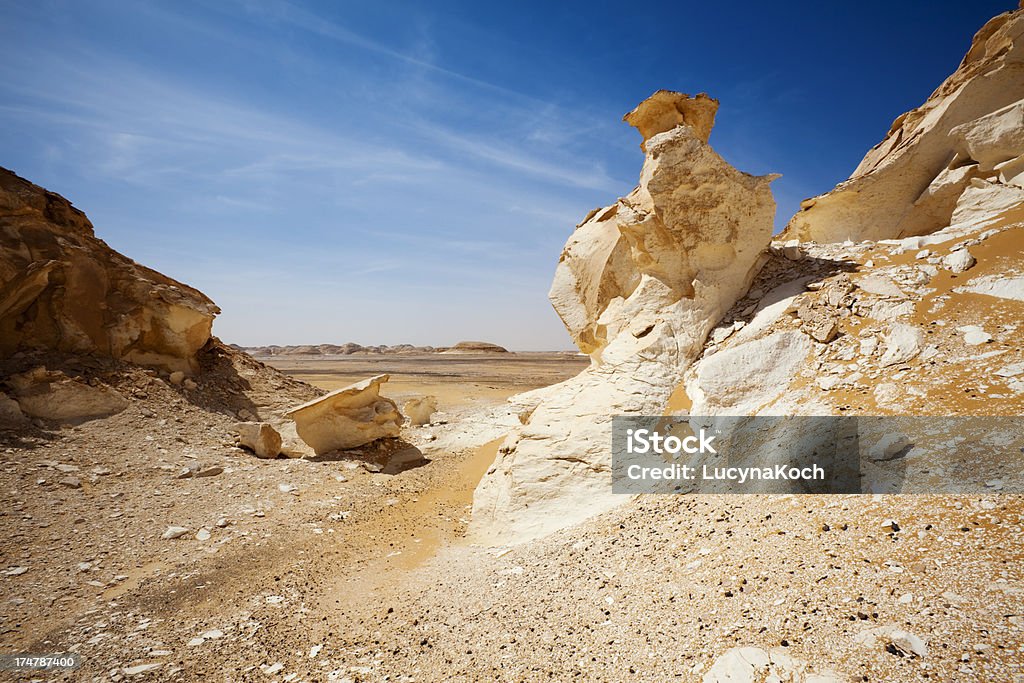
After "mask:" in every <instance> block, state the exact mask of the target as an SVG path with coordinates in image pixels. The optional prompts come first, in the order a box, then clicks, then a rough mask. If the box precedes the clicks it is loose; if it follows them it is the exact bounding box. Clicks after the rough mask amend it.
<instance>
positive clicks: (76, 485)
mask: <svg viewBox="0 0 1024 683" xmlns="http://www.w3.org/2000/svg"><path fill="white" fill-rule="evenodd" d="M57 483H58V484H60V485H61V486H66V487H68V488H69V489H80V488H82V480H81V479H79V478H78V477H62V478H61V479H58V480H57Z"/></svg>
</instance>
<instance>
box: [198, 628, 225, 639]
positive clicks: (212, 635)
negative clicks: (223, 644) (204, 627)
mask: <svg viewBox="0 0 1024 683" xmlns="http://www.w3.org/2000/svg"><path fill="white" fill-rule="evenodd" d="M200 637H201V638H204V639H206V640H217V639H218V638H223V637H224V631H221V630H220V629H219V628H213V629H210V630H209V631H206V632H205V633H203V634H202V635H201V636H200Z"/></svg>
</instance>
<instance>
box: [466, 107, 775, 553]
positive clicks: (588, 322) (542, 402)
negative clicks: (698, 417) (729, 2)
mask: <svg viewBox="0 0 1024 683" xmlns="http://www.w3.org/2000/svg"><path fill="white" fill-rule="evenodd" d="M716 109H717V102H716V101H715V100H713V99H711V98H709V97H708V96H706V95H698V96H697V97H692V98H691V97H689V96H687V95H684V94H681V93H673V92H668V91H659V92H657V93H655V94H654V95H653V96H652V97H650V98H648V99H647V100H645V101H644V102H642V103H641V104H640V105H639V106H638V107H637V108H636V109H635V110H633V111H632V112H630V113H629V114H627V115H626V117H625V119H626V120H627V121H628V122H629V123H631V124H633V125H634V126H635V127H637V129H638V130H640V132H641V134H642V136H643V149H644V150H645V152H646V156H645V160H644V165H643V169H642V170H641V173H640V184H639V186H638V187H636V189H634V190H633V191H632V192H631V193H630V194H629V195H627V196H626V197H624V198H622V199H620V200H619V201H617V202H616V203H615V204H613V205H611V206H608V207H605V208H602V209H595V210H594V211H591V212H590V214H589V215H587V217H586V218H585V219H584V220H583V222H582V223H581V224H580V225H579V226H577V229H576V231H575V232H574V233H573V235H572V236H571V237H570V238H569V241H568V242H567V244H566V245H565V248H564V250H563V252H562V255H561V258H560V260H559V264H558V267H557V269H556V273H555V279H554V283H553V285H552V287H551V293H550V298H551V302H552V304H553V305H554V307H555V310H556V311H557V312H558V314H559V315H560V316H561V318H562V321H563V322H564V323H565V326H566V327H567V328H568V330H569V333H570V334H571V335H572V338H573V340H574V341H575V342H576V344H577V345H578V346H579V348H580V349H581V350H582V351H583V352H584V353H586V354H588V355H589V356H590V358H591V366H590V367H589V368H588V369H587V370H585V371H584V372H583V373H581V374H580V375H579V376H577V377H575V378H573V379H571V380H568V381H566V382H563V383H561V384H558V385H555V386H553V387H550V388H548V389H543V390H539V391H536V392H531V393H530V394H529V395H526V396H521V397H518V399H517V401H518V402H519V403H522V404H523V405H518V404H517V408H518V409H521V411H522V412H521V416H522V417H521V419H523V420H524V421H525V424H524V425H523V426H522V427H521V428H520V429H518V430H517V431H515V432H513V433H512V434H510V435H509V437H508V438H507V440H506V441H505V443H504V445H503V446H502V448H501V452H500V454H499V456H498V458H497V460H496V462H495V464H494V466H493V467H492V468H491V470H490V471H489V472H488V473H487V475H486V476H485V477H484V479H483V481H482V482H481V484H480V486H479V487H478V489H477V492H476V495H475V497H474V505H473V524H474V527H475V530H476V532H477V533H478V534H480V535H482V536H487V537H489V538H491V539H492V540H499V541H521V540H526V539H528V538H531V537H535V536H538V535H541V534H544V533H546V532H548V531H550V530H552V529H554V528H559V527H562V526H565V525H566V524H571V523H573V522H575V521H579V520H581V519H584V518H586V517H588V516H590V515H592V514H595V513H596V512H599V511H601V510H604V509H608V508H609V507H612V506H614V505H617V504H619V503H621V502H623V497H615V496H613V495H612V494H611V493H610V492H609V490H608V488H609V487H608V481H609V479H608V477H609V474H608V473H609V467H610V462H609V444H610V442H611V436H610V423H611V418H612V416H613V415H616V414H623V413H641V414H644V413H646V414H660V413H661V412H662V411H663V410H664V409H665V407H666V404H667V403H668V401H669V397H670V395H671V394H672V392H673V390H674V389H675V388H676V386H677V385H678V384H679V382H680V380H681V378H682V375H683V372H684V371H685V369H686V368H687V367H688V365H689V363H690V362H691V360H692V359H693V358H695V357H696V356H697V354H698V353H699V352H700V350H701V347H702V345H703V343H704V339H705V337H706V335H707V333H708V332H709V331H710V329H711V328H712V327H713V326H714V324H715V323H716V322H717V321H718V319H719V318H720V317H721V315H722V314H723V313H724V312H725V311H726V310H728V308H729V307H730V306H731V305H732V303H733V302H734V301H735V300H736V299H737V298H738V297H740V296H741V295H742V294H743V293H744V292H745V291H746V290H747V287H748V285H749V283H750V281H751V279H752V278H753V277H754V275H755V274H756V273H757V271H758V269H759V268H760V265H761V263H762V258H763V256H764V251H765V249H766V247H767V245H768V242H769V240H770V237H771V232H772V221H773V216H774V211H775V203H774V201H773V200H772V196H771V191H770V189H769V183H770V182H771V180H772V179H773V178H774V177H775V176H763V177H755V176H751V175H748V174H745V173H742V172H740V171H738V170H736V169H735V168H733V167H732V166H730V165H729V164H728V163H727V162H726V161H724V160H723V159H722V158H721V157H720V156H719V155H718V154H716V153H715V151H714V150H713V149H712V148H711V147H710V146H709V145H708V144H707V138H708V134H709V133H710V130H711V125H712V123H713V121H714V113H715V110H716ZM527 404H529V405H527Z"/></svg>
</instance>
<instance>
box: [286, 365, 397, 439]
mask: <svg viewBox="0 0 1024 683" xmlns="http://www.w3.org/2000/svg"><path fill="white" fill-rule="evenodd" d="M388 379H390V376H389V375H377V376H376V377H370V378H369V379H364V380H363V381H361V382H356V383H355V384H351V385H349V386H347V387H344V388H343V389H336V390H334V391H332V392H330V393H328V394H324V395H323V396H321V397H320V398H316V399H313V400H312V401H309V402H307V403H303V404H302V405H300V406H298V407H295V408H292V409H291V410H289V411H288V412H287V413H285V416H286V417H288V418H291V419H292V420H294V421H295V431H296V432H297V433H298V435H299V437H301V438H302V440H303V441H305V442H306V443H307V444H309V445H310V447H312V449H313V450H314V451H316V454H317V455H322V454H324V453H329V452H330V451H337V450H345V449H348V448H358V447H359V446H362V445H363V444H367V443H370V442H371V441H376V440H377V439H382V438H385V437H395V436H398V432H399V429H400V426H401V424H402V420H403V418H402V414H401V413H400V412H398V406H397V405H395V402H394V401H392V400H391V399H389V398H384V397H383V396H381V395H380V385H381V384H383V383H384V382H387V381H388Z"/></svg>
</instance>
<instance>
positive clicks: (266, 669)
mask: <svg viewBox="0 0 1024 683" xmlns="http://www.w3.org/2000/svg"><path fill="white" fill-rule="evenodd" d="M282 669H284V664H282V663H281V662H275V663H273V664H270V665H267V664H260V670H261V671H263V673H265V674H266V675H268V676H273V675H275V674H277V673H278V672H280V671H281V670H282Z"/></svg>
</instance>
